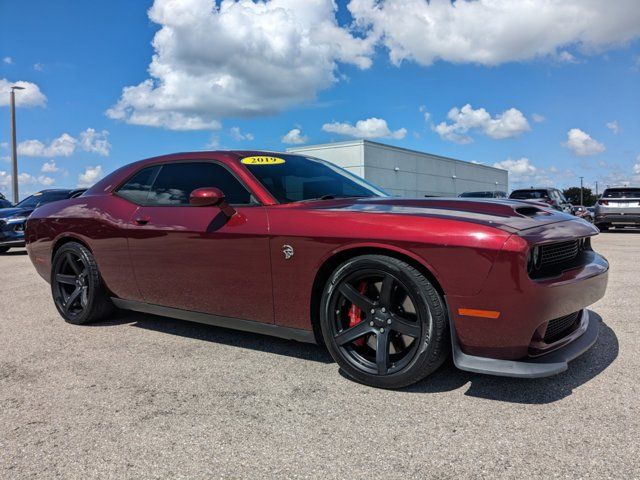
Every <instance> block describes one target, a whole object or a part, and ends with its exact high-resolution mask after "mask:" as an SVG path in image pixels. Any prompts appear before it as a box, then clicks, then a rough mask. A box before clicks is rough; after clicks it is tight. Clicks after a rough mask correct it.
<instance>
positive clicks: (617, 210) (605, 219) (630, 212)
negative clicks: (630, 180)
mask: <svg viewBox="0 0 640 480" xmlns="http://www.w3.org/2000/svg"><path fill="white" fill-rule="evenodd" d="M595 224H596V226H597V227H598V228H599V229H600V230H607V229H608V228H609V227H632V226H633V227H638V226H640V187H613V188H607V189H606V190H605V191H604V192H603V193H602V196H601V197H600V198H599V199H598V203H597V204H596V215H595Z"/></svg>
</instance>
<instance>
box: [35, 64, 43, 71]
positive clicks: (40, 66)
mask: <svg viewBox="0 0 640 480" xmlns="http://www.w3.org/2000/svg"><path fill="white" fill-rule="evenodd" d="M33 69H34V70H35V71H36V72H41V71H42V70H44V65H43V64H41V63H34V64H33Z"/></svg>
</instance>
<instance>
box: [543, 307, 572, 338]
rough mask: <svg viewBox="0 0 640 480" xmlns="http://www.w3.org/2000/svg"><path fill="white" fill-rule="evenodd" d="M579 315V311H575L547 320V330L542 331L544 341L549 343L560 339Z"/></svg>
mask: <svg viewBox="0 0 640 480" xmlns="http://www.w3.org/2000/svg"><path fill="white" fill-rule="evenodd" d="M579 317H580V312H575V313H570V314H569V315H565V316H564V317H560V318H554V319H553V320H549V323H548V324H547V331H546V332H544V343H547V344H549V343H553V342H556V341H558V340H560V339H561V338H562V337H564V336H565V333H567V330H569V329H571V327H573V326H574V325H575V324H576V322H577V321H578V318H579Z"/></svg>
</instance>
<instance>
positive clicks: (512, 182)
mask: <svg viewBox="0 0 640 480" xmlns="http://www.w3.org/2000/svg"><path fill="white" fill-rule="evenodd" d="M493 166H494V167H496V168H502V169H504V170H508V171H509V186H510V187H511V188H528V187H545V186H557V185H559V184H560V182H561V181H563V180H565V181H566V180H569V179H574V178H575V173H574V172H573V171H571V170H568V169H565V170H560V169H558V168H557V167H555V166H551V167H549V168H548V169H545V168H542V167H537V166H535V165H534V164H533V163H531V160H529V159H528V158H527V157H521V158H517V159H512V158H507V159H506V160H503V161H501V162H496V163H494V164H493Z"/></svg>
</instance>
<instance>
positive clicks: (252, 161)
mask: <svg viewBox="0 0 640 480" xmlns="http://www.w3.org/2000/svg"><path fill="white" fill-rule="evenodd" d="M240 161H241V162H242V163H244V164H245V165H279V164H281V163H284V158H279V157H269V156H266V155H258V156H256V157H245V158H243V159H242V160H240Z"/></svg>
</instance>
